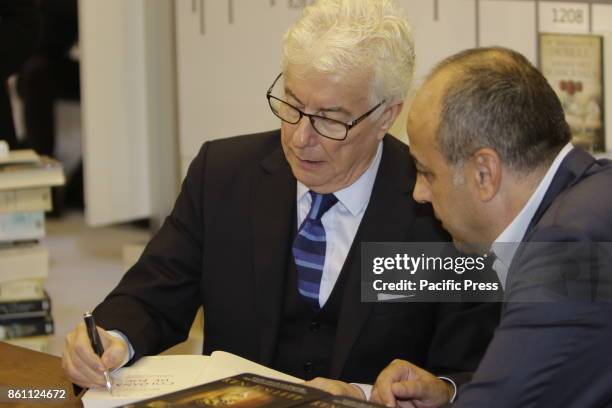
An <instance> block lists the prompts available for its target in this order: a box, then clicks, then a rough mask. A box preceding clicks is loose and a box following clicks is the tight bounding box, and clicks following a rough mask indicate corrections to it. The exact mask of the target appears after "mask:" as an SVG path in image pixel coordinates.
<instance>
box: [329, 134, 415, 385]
mask: <svg viewBox="0 0 612 408" xmlns="http://www.w3.org/2000/svg"><path fill="white" fill-rule="evenodd" d="M407 151H408V147H406V152H402V154H403V155H404V157H403V158H401V157H398V153H400V152H398V151H397V149H391V148H390V146H389V140H388V137H386V138H385V140H384V145H383V155H382V159H381V163H380V166H379V168H378V173H377V175H376V180H375V182H374V188H373V190H372V196H371V197H370V202H369V204H368V207H367V209H366V212H365V214H364V216H363V219H362V220H361V224H360V226H359V230H358V231H357V234H356V236H355V239H354V240H353V244H352V246H351V249H350V251H349V254H348V256H347V260H346V261H345V263H344V267H343V270H342V272H341V273H342V274H348V275H347V276H346V287H345V290H344V295H343V299H342V307H341V309H340V315H339V316H338V328H337V332H336V340H335V344H334V350H333V358H332V362H331V368H330V375H331V377H332V378H337V377H339V376H340V374H341V372H342V369H343V367H344V364H345V362H346V360H347V358H348V356H349V352H350V350H351V347H352V345H353V344H354V343H355V341H356V340H357V338H358V336H359V333H360V332H361V330H362V329H363V327H364V324H365V322H366V320H367V319H368V317H369V315H370V313H371V311H372V308H373V306H374V303H365V302H361V242H391V241H405V240H406V235H407V232H408V229H409V227H410V224H411V223H412V221H413V219H414V211H413V203H414V202H413V201H412V199H411V192H412V188H413V184H411V180H412V183H414V174H412V175H410V172H413V171H414V170H413V169H411V168H409V166H408V165H407V161H406V160H405V154H406V153H407ZM398 173H399V177H398ZM398 180H399V182H398Z"/></svg>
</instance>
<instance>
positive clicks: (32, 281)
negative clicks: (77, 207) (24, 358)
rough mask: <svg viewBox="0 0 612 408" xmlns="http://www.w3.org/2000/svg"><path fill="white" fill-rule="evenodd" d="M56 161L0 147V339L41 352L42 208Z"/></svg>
mask: <svg viewBox="0 0 612 408" xmlns="http://www.w3.org/2000/svg"><path fill="white" fill-rule="evenodd" d="M64 182H65V179H64V173H63V170H62V166H61V164H60V163H59V162H57V161H55V160H53V159H50V158H47V157H41V156H38V155H37V154H36V153H35V152H34V151H32V150H15V151H11V152H8V153H6V152H5V153H4V154H2V152H0V341H6V342H9V343H13V344H17V345H20V346H24V347H28V348H31V349H35V350H38V351H46V349H47V347H48V335H50V334H52V333H53V328H54V325H53V318H52V317H51V300H50V299H49V296H48V295H47V293H46V292H45V289H44V288H45V286H44V285H45V280H46V278H47V275H48V272H49V254H48V251H47V249H46V248H44V247H43V246H41V245H40V243H39V241H40V239H42V238H43V237H44V235H45V212H46V211H50V210H51V209H52V201H51V187H54V186H59V185H62V184H64Z"/></svg>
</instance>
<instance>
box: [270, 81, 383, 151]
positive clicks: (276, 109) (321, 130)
mask: <svg viewBox="0 0 612 408" xmlns="http://www.w3.org/2000/svg"><path fill="white" fill-rule="evenodd" d="M282 75H283V73H282V72H281V73H280V74H278V76H277V77H276V79H275V80H274V82H273V83H272V85H271V86H270V88H268V92H266V98H268V104H269V105H270V109H272V113H274V114H275V115H276V116H277V117H278V118H279V119H280V120H282V121H284V122H287V123H291V124H292V125H295V124H297V123H299V121H300V120H302V117H303V116H305V117H307V118H308V119H309V120H310V124H311V125H312V128H313V129H314V130H315V131H316V132H317V133H318V134H320V135H321V136H323V137H327V138H328V139H333V140H344V139H346V137H347V136H348V131H349V130H351V128H352V127H354V126H356V125H357V124H358V123H359V122H361V121H362V120H364V119H365V118H367V117H368V116H369V115H370V114H372V112H374V111H375V110H376V109H378V108H379V107H380V106H381V105H382V104H383V103H385V101H384V100H383V101H381V102H380V103H379V104H378V105H376V106H374V107H373V108H372V109H370V110H369V111H367V112H366V113H364V114H363V115H361V116H359V117H358V118H357V119H354V120H352V121H350V122H348V123H345V122H341V121H339V120H336V119H331V118H326V117H324V116H319V115H312V114H309V113H305V112H302V111H301V110H299V109H298V108H296V107H295V106H293V105H291V104H290V103H288V102H285V101H283V100H282V99H279V98H277V97H276V96H272V89H274V85H276V82H277V81H278V79H279V78H280V77H281V76H282Z"/></svg>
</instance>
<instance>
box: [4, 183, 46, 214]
mask: <svg viewBox="0 0 612 408" xmlns="http://www.w3.org/2000/svg"><path fill="white" fill-rule="evenodd" d="M51 207H52V204H51V189H50V188H48V187H42V188H28V189H23V190H10V191H0V213H11V212H26V211H51Z"/></svg>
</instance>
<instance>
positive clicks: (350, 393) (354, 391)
mask: <svg viewBox="0 0 612 408" xmlns="http://www.w3.org/2000/svg"><path fill="white" fill-rule="evenodd" d="M305 385H308V386H309V387H313V388H318V389H320V390H323V391H327V392H329V393H330V394H332V395H337V396H342V397H353V398H357V399H361V400H365V399H366V398H365V395H363V391H361V388H359V387H357V386H356V385H353V384H347V383H345V382H342V381H336V380H330V379H328V378H322V377H317V378H314V379H312V380H310V381H306V382H305Z"/></svg>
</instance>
